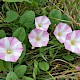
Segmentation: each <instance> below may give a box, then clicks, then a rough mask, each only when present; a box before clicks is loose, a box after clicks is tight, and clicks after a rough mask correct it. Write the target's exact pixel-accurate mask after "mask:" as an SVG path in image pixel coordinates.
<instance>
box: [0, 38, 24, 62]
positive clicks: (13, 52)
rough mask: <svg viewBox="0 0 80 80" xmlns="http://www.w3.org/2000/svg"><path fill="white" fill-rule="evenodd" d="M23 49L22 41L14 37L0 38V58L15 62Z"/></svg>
mask: <svg viewBox="0 0 80 80" xmlns="http://www.w3.org/2000/svg"><path fill="white" fill-rule="evenodd" d="M22 51H23V47H22V43H21V42H20V41H19V40H18V39H17V38H14V37H5V38H2V39H0V59H2V60H4V61H9V62H16V61H17V60H18V58H19V57H20V55H21V53H22Z"/></svg>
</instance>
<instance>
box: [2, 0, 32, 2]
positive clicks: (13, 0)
mask: <svg viewBox="0 0 80 80" xmlns="http://www.w3.org/2000/svg"><path fill="white" fill-rule="evenodd" d="M3 1H5V2H23V1H27V2H30V1H29V0H3Z"/></svg>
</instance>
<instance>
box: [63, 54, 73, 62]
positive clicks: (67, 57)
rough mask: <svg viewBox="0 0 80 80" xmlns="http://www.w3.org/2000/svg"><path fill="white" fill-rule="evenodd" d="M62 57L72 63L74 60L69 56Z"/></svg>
mask: <svg viewBox="0 0 80 80" xmlns="http://www.w3.org/2000/svg"><path fill="white" fill-rule="evenodd" d="M62 57H63V58H64V59H65V60H67V61H73V60H74V57H73V56H71V55H63V56H62Z"/></svg>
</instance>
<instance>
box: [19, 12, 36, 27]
mask: <svg viewBox="0 0 80 80" xmlns="http://www.w3.org/2000/svg"><path fill="white" fill-rule="evenodd" d="M34 19H35V13H34V12H33V11H27V12H25V13H24V14H23V15H22V16H21V17H20V20H19V23H21V24H22V25H25V26H26V27H27V28H30V27H31V26H32V25H33V23H34Z"/></svg>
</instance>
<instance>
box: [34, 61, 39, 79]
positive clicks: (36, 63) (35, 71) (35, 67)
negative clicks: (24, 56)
mask: <svg viewBox="0 0 80 80" xmlns="http://www.w3.org/2000/svg"><path fill="white" fill-rule="evenodd" d="M37 71H38V62H37V61H36V60H34V69H33V78H34V79H35V80H36V75H37Z"/></svg>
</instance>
